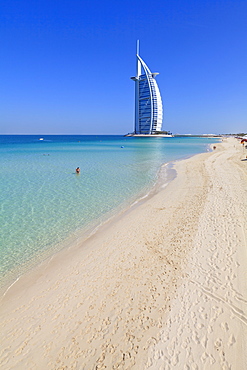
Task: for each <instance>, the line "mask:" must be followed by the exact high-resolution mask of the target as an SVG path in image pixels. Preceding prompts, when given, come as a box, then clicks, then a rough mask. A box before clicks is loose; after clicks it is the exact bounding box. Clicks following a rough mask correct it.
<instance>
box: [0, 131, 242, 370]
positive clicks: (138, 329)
mask: <svg viewBox="0 0 247 370" xmlns="http://www.w3.org/2000/svg"><path fill="white" fill-rule="evenodd" d="M216 147H217V148H216V150H214V151H213V152H210V153H203V154H199V155H196V156H193V157H191V158H189V159H186V160H182V161H179V162H176V163H175V165H174V168H175V169H176V171H177V177H176V178H175V179H174V180H173V181H172V182H170V183H169V184H168V185H167V186H166V187H165V188H164V189H162V190H161V191H160V192H159V193H157V194H155V195H154V196H152V197H151V198H150V199H147V200H146V201H145V202H142V203H141V204H140V205H138V206H137V207H133V208H132V209H131V210H129V211H128V212H126V213H125V214H123V215H122V216H120V217H118V218H117V219H115V220H114V222H110V223H109V224H106V225H105V226H104V227H103V228H102V229H101V230H99V231H98V232H97V233H96V234H94V235H93V236H92V237H90V238H88V239H87V240H86V241H85V242H83V243H81V242H80V243H79V242H78V245H77V246H75V247H73V248H70V249H69V250H66V251H63V252H61V253H58V254H57V255H55V256H54V257H53V258H52V259H51V260H50V261H49V263H48V262H45V263H44V264H43V265H42V266H40V267H38V268H36V269H35V270H33V271H31V272H30V273H28V274H26V275H25V276H23V277H21V278H20V279H19V281H18V282H16V284H14V285H13V286H12V287H11V289H9V290H8V292H7V293H6V295H5V296H4V298H3V300H2V303H1V334H0V335H1V369H155V370H157V369H179V370H180V369H193V370H195V369H210V370H211V369H212V370H213V369H231V370H235V369H236V370H242V369H247V345H246V342H247V161H244V160H241V159H244V156H245V155H246V154H247V153H246V154H245V155H244V154H243V148H242V146H241V145H240V144H239V142H238V141H237V140H236V139H233V138H228V139H224V140H223V142H222V143H219V144H216Z"/></svg>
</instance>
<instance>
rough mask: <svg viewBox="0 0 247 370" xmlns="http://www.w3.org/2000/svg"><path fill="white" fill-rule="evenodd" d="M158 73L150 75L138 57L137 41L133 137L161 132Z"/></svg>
mask: <svg viewBox="0 0 247 370" xmlns="http://www.w3.org/2000/svg"><path fill="white" fill-rule="evenodd" d="M158 74H159V73H152V72H151V71H150V69H149V68H148V66H147V65H146V63H145V62H144V61H143V60H142V58H141V57H140V55H139V40H138V41H137V53H136V76H135V77H131V79H132V80H133V81H135V131H134V134H135V135H153V134H156V133H158V132H160V131H162V119H163V108H162V100H161V95H160V91H159V88H158V85H157V82H156V76H157V75H158Z"/></svg>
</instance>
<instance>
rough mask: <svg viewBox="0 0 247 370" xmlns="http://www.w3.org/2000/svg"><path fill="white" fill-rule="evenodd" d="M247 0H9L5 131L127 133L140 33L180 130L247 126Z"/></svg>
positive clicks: (1, 75)
mask: <svg viewBox="0 0 247 370" xmlns="http://www.w3.org/2000/svg"><path fill="white" fill-rule="evenodd" d="M246 19H247V1H246V0H243V1H242V0H221V1H220V0H203V1H201V0H173V1H172V0H169V1H167V0H162V1H156V2H153V1H146V0H142V1H136V0H132V1H130V0H121V1H120V0H115V1H112V0H104V1H102V0H91V1H89V0H86V1H85V0H81V1H79V0H70V1H69V0H59V1H58V0H49V1H47V0H37V1H33V0H15V1H14V0H8V1H3V0H0V40H1V48H0V53H1V55H0V134H7V133H10V134H11V133H13V134H22V133H23V134H32V133H33V134H36V133H37V134H125V133H127V132H131V131H132V130H133V127H134V83H133V81H131V80H130V77H131V76H134V75H135V65H136V62H135V51H136V40H137V39H139V40H140V55H141V57H142V58H143V59H144V61H145V62H146V63H147V65H148V66H149V68H150V69H151V70H152V71H153V72H159V73H160V74H159V76H158V77H157V82H158V85H159V88H160V91H161V96H162V100H163V106H164V121H163V129H166V130H170V131H171V132H172V133H195V134H200V133H230V132H234V133H235V132H243V131H244V132H247V72H246V70H247V68H246V66H247V22H246Z"/></svg>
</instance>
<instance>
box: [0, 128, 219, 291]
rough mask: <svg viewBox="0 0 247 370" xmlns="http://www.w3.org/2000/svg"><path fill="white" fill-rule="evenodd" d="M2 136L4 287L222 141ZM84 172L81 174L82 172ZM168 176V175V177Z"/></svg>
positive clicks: (0, 222) (0, 251) (1, 272)
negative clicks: (168, 167) (172, 165)
mask: <svg viewBox="0 0 247 370" xmlns="http://www.w3.org/2000/svg"><path fill="white" fill-rule="evenodd" d="M40 138H41V137H39V136H33V135H27V136H24V135H23V136H22V135H16V136H9V135H3V136H0V225H1V226H0V228H1V233H0V260H1V267H0V268H1V270H0V275H1V280H0V284H1V286H6V285H8V284H10V283H11V282H12V281H13V280H15V279H16V278H17V277H18V276H19V275H21V274H22V273H23V272H24V271H26V270H27V269H29V268H31V267H32V266H33V265H34V264H36V263H38V262H41V261H42V259H44V258H46V257H47V256H49V255H52V254H53V253H54V252H55V251H57V250H59V249H60V248H62V246H63V243H62V241H63V240H64V239H65V238H67V237H69V236H71V235H74V236H75V237H76V235H77V233H81V230H84V229H85V230H86V228H88V227H93V226H96V225H98V224H99V223H100V222H102V221H103V220H104V219H105V218H106V217H109V215H112V214H114V212H119V211H120V210H121V209H123V208H125V207H127V206H128V205H130V204H132V203H133V202H134V201H135V200H136V199H138V198H141V197H143V196H144V195H145V194H147V193H148V192H149V191H150V189H151V188H152V187H153V186H154V184H155V182H156V181H157V176H158V173H159V169H160V167H161V165H162V164H164V163H167V162H170V161H174V160H177V159H180V158H184V157H187V156H190V155H193V154H196V153H199V152H203V151H206V150H208V146H209V144H210V143H212V142H215V141H216V139H207V138H131V137H122V136H79V135H76V136H72V135H50V136H49V135H45V136H42V139H43V140H40ZM77 166H79V167H80V168H81V173H80V175H77V174H75V168H76V167H77ZM165 179H166V176H165V175H164V170H163V180H162V181H165Z"/></svg>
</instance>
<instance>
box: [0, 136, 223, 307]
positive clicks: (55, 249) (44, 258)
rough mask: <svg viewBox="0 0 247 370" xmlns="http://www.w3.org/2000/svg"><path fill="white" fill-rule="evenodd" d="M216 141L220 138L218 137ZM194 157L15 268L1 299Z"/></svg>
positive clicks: (163, 183) (152, 191)
mask: <svg viewBox="0 0 247 370" xmlns="http://www.w3.org/2000/svg"><path fill="white" fill-rule="evenodd" d="M218 139H221V138H220V137H219V138H218ZM213 145H214V144H207V146H208V149H207V151H205V152H208V151H209V150H212V146H213ZM205 152H202V153H205ZM197 154H201V153H197ZM197 154H190V155H188V156H185V157H183V158H179V159H176V160H172V161H169V162H166V163H163V164H162V165H161V166H160V169H159V171H158V173H157V178H156V180H155V181H154V182H153V184H152V185H150V186H149V189H148V192H147V193H144V192H143V194H141V193H140V194H138V196H136V198H135V199H134V200H133V201H132V202H130V200H129V199H128V200H126V201H125V202H124V203H122V204H120V205H119V206H118V207H117V208H114V209H112V210H111V211H109V212H107V213H106V214H104V215H102V216H101V217H100V218H98V219H96V220H94V221H92V222H91V223H89V224H88V225H86V226H84V227H83V228H81V229H77V230H74V231H73V232H71V233H70V234H69V235H68V236H67V237H66V238H65V239H63V240H62V241H60V242H59V243H58V244H54V245H53V246H52V248H48V249H45V250H44V251H41V254H40V255H38V256H37V255H34V256H33V257H32V258H31V259H30V260H29V261H27V262H25V263H24V264H23V265H20V266H16V268H15V269H13V270H12V271H11V272H10V273H9V278H8V279H5V282H4V284H1V286H0V294H1V297H4V296H5V295H6V294H7V292H8V291H9V289H11V288H12V287H13V286H14V285H15V283H17V282H18V281H19V280H20V279H22V278H23V277H25V275H26V274H30V273H32V271H35V270H36V269H39V268H43V266H44V264H48V263H49V261H50V260H52V259H53V258H54V257H55V256H56V255H57V254H60V253H63V251H65V252H66V250H67V249H68V250H71V249H72V250H73V249H75V250H76V248H77V245H78V244H82V243H84V242H85V241H87V239H88V238H90V237H91V236H93V235H94V234H95V233H97V232H98V231H99V232H100V230H101V229H103V228H104V226H105V225H108V224H109V223H112V222H115V220H118V219H119V218H120V217H122V216H123V215H125V214H126V213H128V212H129V211H131V210H132V207H138V205H140V204H142V203H143V202H145V201H146V200H148V199H150V198H151V197H152V196H154V195H155V194H156V193H158V192H159V191H161V190H162V189H163V188H164V187H165V186H167V185H168V184H169V182H171V181H172V180H173V179H174V178H175V177H176V171H175V170H174V165H175V164H176V162H177V161H180V160H184V159H188V158H190V157H192V156H194V155H197ZM163 168H166V171H165V178H164V174H163V173H162V172H164V170H163ZM51 249H52V253H51ZM36 259H38V262H36V261H35V260H36ZM19 270H20V271H21V274H19V273H17V271H19ZM1 300H2V298H0V302H1Z"/></svg>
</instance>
